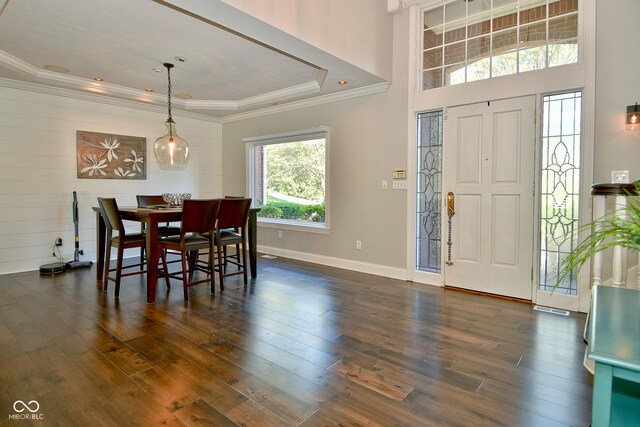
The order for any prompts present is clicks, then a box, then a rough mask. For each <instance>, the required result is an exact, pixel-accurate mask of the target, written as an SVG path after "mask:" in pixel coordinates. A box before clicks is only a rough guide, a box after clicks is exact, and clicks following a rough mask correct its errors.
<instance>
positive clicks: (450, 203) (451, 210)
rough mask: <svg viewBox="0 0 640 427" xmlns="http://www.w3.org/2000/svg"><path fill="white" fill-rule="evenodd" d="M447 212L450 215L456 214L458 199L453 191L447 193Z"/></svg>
mask: <svg viewBox="0 0 640 427" xmlns="http://www.w3.org/2000/svg"><path fill="white" fill-rule="evenodd" d="M447 214H448V215H449V216H450V217H451V216H454V215H455V214H456V200H455V196H454V194H453V192H452V191H449V193H448V194H447Z"/></svg>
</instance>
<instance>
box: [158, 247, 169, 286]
mask: <svg viewBox="0 0 640 427" xmlns="http://www.w3.org/2000/svg"><path fill="white" fill-rule="evenodd" d="M160 258H162V272H163V273H164V281H165V282H166V283H167V289H171V280H170V279H169V267H168V266H167V250H166V249H163V250H161V251H160Z"/></svg>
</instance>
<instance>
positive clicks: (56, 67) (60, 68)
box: [42, 64, 69, 74]
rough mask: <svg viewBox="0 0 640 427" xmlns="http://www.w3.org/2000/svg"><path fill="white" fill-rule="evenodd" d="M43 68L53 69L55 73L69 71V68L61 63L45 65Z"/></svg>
mask: <svg viewBox="0 0 640 427" xmlns="http://www.w3.org/2000/svg"><path fill="white" fill-rule="evenodd" d="M42 68H44V69H45V70H47V71H53V72H54V73H63V74H66V73H68V72H69V69H68V68H66V67H63V66H61V65H53V64H47V65H44V66H43V67H42Z"/></svg>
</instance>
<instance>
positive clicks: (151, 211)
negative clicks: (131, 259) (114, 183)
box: [93, 206, 260, 304]
mask: <svg viewBox="0 0 640 427" xmlns="http://www.w3.org/2000/svg"><path fill="white" fill-rule="evenodd" d="M93 210H94V212H95V213H96V264H97V265H96V280H97V281H99V282H101V281H102V278H103V272H104V265H105V255H107V254H105V252H106V243H107V239H106V234H107V226H106V223H105V221H104V218H103V217H102V214H101V212H100V208H99V207H97V206H96V207H93ZM119 210H120V215H121V217H122V219H123V220H127V221H135V222H141V223H142V222H143V223H145V225H146V226H145V230H146V231H145V235H146V251H145V254H146V262H147V303H148V304H154V303H155V301H156V287H157V283H158V262H159V259H160V251H159V249H158V240H159V239H160V237H159V235H158V224H162V223H166V222H179V221H180V220H181V219H182V207H180V206H176V207H173V206H154V207H137V206H133V207H127V206H125V207H120V208H119ZM259 211H260V208H251V209H249V219H248V223H247V237H248V245H249V265H250V270H251V278H252V279H255V278H256V277H257V275H258V268H257V264H256V263H257V242H256V240H257V216H258V212H259ZM109 256H110V254H109Z"/></svg>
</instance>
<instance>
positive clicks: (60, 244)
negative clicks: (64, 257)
mask: <svg viewBox="0 0 640 427" xmlns="http://www.w3.org/2000/svg"><path fill="white" fill-rule="evenodd" d="M56 246H62V237H56Z"/></svg>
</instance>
